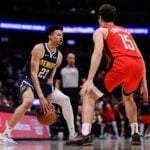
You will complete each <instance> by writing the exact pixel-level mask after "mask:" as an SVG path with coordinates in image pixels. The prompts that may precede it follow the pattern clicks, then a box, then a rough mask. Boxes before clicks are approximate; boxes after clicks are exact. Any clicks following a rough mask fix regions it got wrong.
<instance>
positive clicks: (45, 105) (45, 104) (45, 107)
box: [40, 97, 50, 114]
mask: <svg viewBox="0 0 150 150" xmlns="http://www.w3.org/2000/svg"><path fill="white" fill-rule="evenodd" d="M40 107H41V110H40V111H43V113H44V114H45V113H46V112H47V111H49V110H50V105H49V102H48V101H47V99H46V98H45V97H42V98H40Z"/></svg>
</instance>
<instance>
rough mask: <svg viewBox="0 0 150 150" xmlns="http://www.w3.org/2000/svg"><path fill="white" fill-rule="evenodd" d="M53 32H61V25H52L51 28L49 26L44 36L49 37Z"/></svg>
mask: <svg viewBox="0 0 150 150" xmlns="http://www.w3.org/2000/svg"><path fill="white" fill-rule="evenodd" d="M55 30H61V31H63V26H62V25H59V24H55V25H52V26H49V27H48V28H47V29H46V35H47V36H48V35H51V34H52V33H53V32H54V31H55Z"/></svg>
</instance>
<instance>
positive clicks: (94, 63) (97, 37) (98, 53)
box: [80, 28, 104, 96]
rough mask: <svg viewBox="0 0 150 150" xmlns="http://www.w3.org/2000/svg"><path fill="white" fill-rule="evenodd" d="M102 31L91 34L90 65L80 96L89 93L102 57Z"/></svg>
mask: <svg viewBox="0 0 150 150" xmlns="http://www.w3.org/2000/svg"><path fill="white" fill-rule="evenodd" d="M102 30H103V29H101V28H99V29H98V30H96V31H95V32H94V34H93V41H94V51H93V54H92V57H91V64H90V69H89V73H88V78H87V80H86V82H85V83H84V85H83V86H82V89H81V91H80V95H81V96H83V95H84V94H86V93H89V92H90V91H91V88H92V85H93V79H94V76H95V74H96V72H97V69H98V67H99V65H100V63H101V59H102V55H103V46H104V35H103V31H102Z"/></svg>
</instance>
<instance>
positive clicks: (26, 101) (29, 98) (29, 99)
mask: <svg viewBox="0 0 150 150" xmlns="http://www.w3.org/2000/svg"><path fill="white" fill-rule="evenodd" d="M32 104H33V97H32V96H29V95H28V96H25V97H24V98H23V103H22V107H24V109H29V108H30V107H31V106H32Z"/></svg>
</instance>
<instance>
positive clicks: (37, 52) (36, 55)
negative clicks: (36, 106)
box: [30, 44, 48, 110]
mask: <svg viewBox="0 0 150 150" xmlns="http://www.w3.org/2000/svg"><path fill="white" fill-rule="evenodd" d="M42 49H43V47H42V45H41V44H38V45H35V46H34V48H33V50H32V56H31V64H30V65H31V79H32V82H33V85H34V87H35V90H36V92H37V94H38V97H39V101H40V105H41V107H43V108H44V110H46V109H47V108H48V105H47V104H48V102H47V100H46V99H45V97H44V95H43V92H42V90H41V87H40V83H39V80H38V72H39V63H40V58H41V57H42V55H43V51H42Z"/></svg>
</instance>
